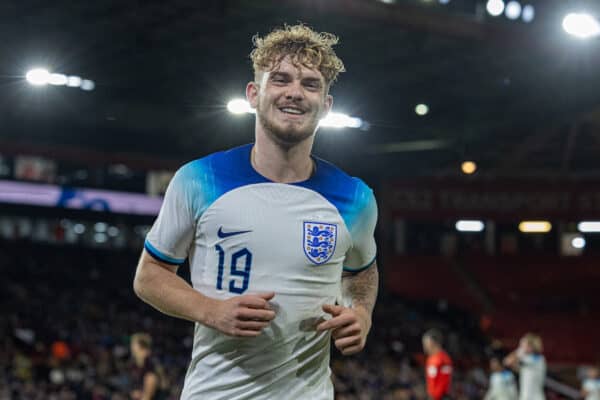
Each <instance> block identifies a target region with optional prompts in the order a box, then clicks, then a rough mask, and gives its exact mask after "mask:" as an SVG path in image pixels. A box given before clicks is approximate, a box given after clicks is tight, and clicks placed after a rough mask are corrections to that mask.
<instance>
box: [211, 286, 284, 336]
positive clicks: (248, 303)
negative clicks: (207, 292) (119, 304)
mask: <svg viewBox="0 0 600 400" xmlns="http://www.w3.org/2000/svg"><path fill="white" fill-rule="evenodd" d="M274 296H275V293H273V292H269V293H257V294H247V295H243V296H236V297H232V298H230V299H227V300H215V303H216V304H215V306H214V307H211V311H210V312H209V316H208V318H207V321H206V324H207V325H209V326H210V327H212V328H215V329H217V330H218V331H220V332H222V333H224V334H226V335H228V336H235V337H256V336H258V335H260V334H261V333H262V330H263V329H264V328H266V327H267V326H268V325H269V323H270V322H271V321H272V320H273V318H275V311H273V309H272V307H271V306H270V304H269V300H271V299H272V298H273V297H274Z"/></svg>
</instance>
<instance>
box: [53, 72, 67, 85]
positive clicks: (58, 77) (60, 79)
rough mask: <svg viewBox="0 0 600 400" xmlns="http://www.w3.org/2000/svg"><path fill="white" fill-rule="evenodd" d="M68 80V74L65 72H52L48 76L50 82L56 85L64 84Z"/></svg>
mask: <svg viewBox="0 0 600 400" xmlns="http://www.w3.org/2000/svg"><path fill="white" fill-rule="evenodd" d="M68 81H69V80H68V79H67V76H66V75H63V74H50V76H49V77H48V83H49V84H51V85H55V86H64V85H66V84H67V82H68Z"/></svg>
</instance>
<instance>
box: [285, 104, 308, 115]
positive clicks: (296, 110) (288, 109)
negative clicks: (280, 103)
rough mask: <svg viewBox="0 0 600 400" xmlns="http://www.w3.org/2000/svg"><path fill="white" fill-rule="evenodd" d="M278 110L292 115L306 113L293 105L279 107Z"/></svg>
mask: <svg viewBox="0 0 600 400" xmlns="http://www.w3.org/2000/svg"><path fill="white" fill-rule="evenodd" d="M279 111H281V112H282V113H284V114H287V115H293V116H299V115H304V114H305V113H306V111H304V110H303V109H301V108H299V107H293V106H286V107H279Z"/></svg>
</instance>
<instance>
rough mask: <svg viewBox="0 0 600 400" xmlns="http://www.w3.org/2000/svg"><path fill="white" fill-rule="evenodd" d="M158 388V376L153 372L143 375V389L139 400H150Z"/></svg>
mask: <svg viewBox="0 0 600 400" xmlns="http://www.w3.org/2000/svg"><path fill="white" fill-rule="evenodd" d="M157 388H158V376H156V374H155V373H154V372H149V373H147V374H146V375H144V387H143V389H142V397H141V400H152V399H153V398H154V395H155V394H156V389H157Z"/></svg>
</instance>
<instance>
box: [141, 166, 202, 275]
mask: <svg viewBox="0 0 600 400" xmlns="http://www.w3.org/2000/svg"><path fill="white" fill-rule="evenodd" d="M184 168H185V167H183V168H181V169H179V170H178V171H177V173H175V175H174V176H173V179H171V182H170V183H169V186H168V187H167V191H166V193H165V198H164V201H163V204H162V206H161V208H160V212H159V214H158V217H157V218H156V221H154V224H153V225H152V228H151V229H150V232H149V233H148V235H147V236H146V241H145V243H144V248H145V249H146V251H147V252H148V253H150V255H152V257H154V258H156V259H157V260H159V261H162V262H164V263H167V264H171V265H180V264H183V262H184V261H185V260H186V258H187V256H188V251H189V248H190V244H191V243H192V241H193V238H194V232H195V226H196V221H195V218H194V212H193V204H192V199H193V197H192V195H191V191H192V190H193V187H194V186H195V185H194V182H192V181H190V180H191V177H190V176H189V174H187V173H186V171H185V169H184Z"/></svg>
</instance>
